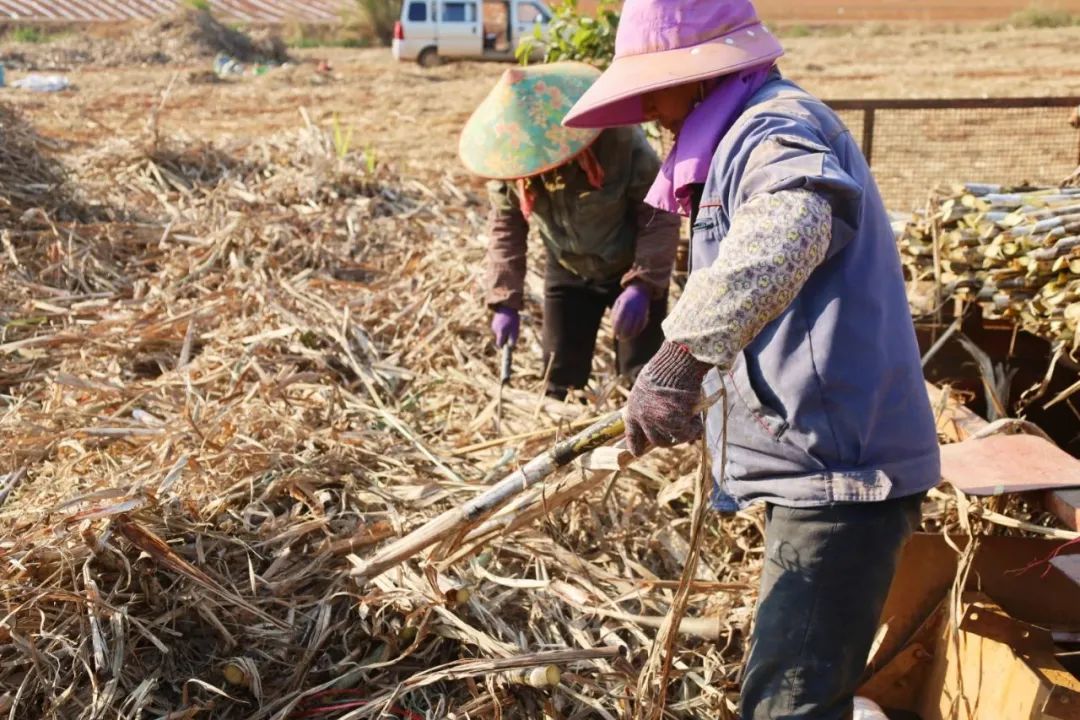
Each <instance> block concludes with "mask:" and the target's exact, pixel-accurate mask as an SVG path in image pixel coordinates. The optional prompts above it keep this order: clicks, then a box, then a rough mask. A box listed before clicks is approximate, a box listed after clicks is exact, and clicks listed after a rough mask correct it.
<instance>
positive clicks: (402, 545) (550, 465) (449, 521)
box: [351, 411, 625, 585]
mask: <svg viewBox="0 0 1080 720" xmlns="http://www.w3.org/2000/svg"><path fill="white" fill-rule="evenodd" d="M624 432H625V425H624V423H623V416H622V412H621V411H617V412H614V413H611V414H610V415H608V416H606V417H604V418H601V419H600V420H598V421H597V422H596V423H594V424H592V425H590V426H589V427H587V428H585V429H584V430H582V431H581V432H580V433H578V434H577V435H574V436H573V437H571V438H569V439H567V440H564V441H562V442H560V443H558V444H556V445H555V446H554V447H552V448H550V449H549V450H547V451H546V452H544V453H543V454H541V455H539V456H537V457H535V458H533V459H532V460H530V461H529V462H528V463H526V464H525V465H524V466H523V467H521V468H520V469H518V470H516V471H514V472H513V473H511V474H510V475H508V476H507V477H506V478H504V479H503V480H502V481H500V482H499V483H497V484H496V485H495V486H493V487H492V488H491V489H490V490H488V491H487V492H485V493H483V494H482V495H480V496H478V497H476V498H473V499H472V500H470V501H469V502H467V503H465V504H464V505H461V506H459V507H456V508H451V509H450V510H447V511H446V512H444V513H443V514H442V515H439V516H438V517H437V518H435V519H434V520H431V521H430V522H427V523H425V524H424V525H421V526H420V527H418V528H417V529H416V530H413V531H412V532H411V533H409V534H408V535H406V536H405V537H403V538H401V539H400V540H396V541H395V542H393V543H391V544H390V545H389V546H387V547H386V548H384V549H382V550H380V551H379V552H377V553H375V555H374V556H373V557H371V558H370V559H369V560H366V561H362V562H360V563H358V564H357V565H356V567H354V568H353V570H352V573H351V574H352V575H353V576H354V577H356V579H357V582H359V583H360V584H361V585H363V584H366V583H367V582H368V581H369V580H371V579H372V578H374V577H376V576H378V575H381V574H382V573H384V572H386V571H387V570H389V569H390V568H392V567H395V566H396V565H399V564H401V563H403V562H405V561H406V560H408V559H409V558H411V557H413V556H415V555H416V554H417V553H419V552H421V551H422V550H424V549H425V548H428V547H431V546H432V545H434V544H436V543H437V542H439V541H441V540H444V539H446V538H447V537H448V536H450V535H451V534H452V533H455V532H457V531H459V530H460V529H461V528H463V527H465V526H467V525H470V524H471V523H473V522H475V521H477V520H479V519H480V518H482V517H483V516H485V515H486V514H488V513H489V512H491V511H493V510H495V509H497V508H498V507H500V506H501V505H502V504H503V503H505V502H506V501H507V500H509V499H510V498H511V497H513V496H515V495H517V494H518V493H521V492H524V491H525V490H527V489H529V488H530V487H532V486H533V485H535V484H537V483H539V482H541V481H543V480H544V479H546V478H548V477H550V476H551V475H552V474H554V473H555V472H556V471H557V470H559V469H560V468H562V467H565V466H566V465H569V464H570V463H571V462H573V461H574V460H576V459H577V458H579V457H581V456H582V455H584V454H585V453H587V452H590V451H592V450H595V449H596V448H598V447H601V446H603V445H606V444H607V443H609V442H612V441H614V440H617V439H618V438H620V437H622V436H623V433H624Z"/></svg>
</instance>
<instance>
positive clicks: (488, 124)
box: [458, 62, 600, 180]
mask: <svg viewBox="0 0 1080 720" xmlns="http://www.w3.org/2000/svg"><path fill="white" fill-rule="evenodd" d="M598 77H600V71H599V70H597V69H596V68H594V67H592V66H591V65H586V64H584V63H578V62H559V63H551V64H548V65H532V66H529V67H519V68H512V69H510V70H507V71H506V72H505V73H503V76H502V77H501V78H500V79H499V82H498V84H496V85H495V87H494V88H493V89H492V90H491V92H490V93H488V96H487V97H486V98H484V101H483V102H482V103H480V106H479V107H478V108H476V111H475V112H474V113H473V114H472V117H470V118H469V121H468V122H467V123H465V129H464V130H463V131H462V132H461V142H460V143H459V145H458V154H459V155H460V156H461V161H462V162H463V163H465V167H466V168H468V169H469V171H471V172H473V173H475V174H477V175H480V176H481V177H485V178H491V179H494V180H513V179H516V178H523V177H529V176H532V175H537V174H539V173H542V172H546V171H548V170H551V169H553V168H556V167H558V166H560V165H562V164H563V163H565V162H567V161H568V160H570V159H572V158H573V157H574V156H576V155H577V154H578V153H580V152H581V151H582V150H584V149H585V148H587V147H589V145H591V144H592V142H593V140H595V139H596V137H597V136H598V135H599V134H600V130H598V129H592V128H589V129H572V128H567V127H563V125H562V119H563V117H565V116H566V113H567V112H568V111H569V110H570V108H572V107H573V106H574V103H576V102H577V101H578V98H580V97H581V96H582V95H583V94H585V91H586V90H588V89H589V87H590V86H591V85H592V84H593V82H594V81H595V80H596V78H598Z"/></svg>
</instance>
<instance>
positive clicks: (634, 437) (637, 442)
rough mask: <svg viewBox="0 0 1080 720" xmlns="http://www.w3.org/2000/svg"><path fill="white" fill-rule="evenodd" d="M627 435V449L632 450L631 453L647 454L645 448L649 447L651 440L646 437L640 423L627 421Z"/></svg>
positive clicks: (639, 455)
mask: <svg viewBox="0 0 1080 720" xmlns="http://www.w3.org/2000/svg"><path fill="white" fill-rule="evenodd" d="M625 437H626V449H627V450H629V451H630V454H631V455H633V456H634V457H641V456H642V455H644V454H645V450H646V449H648V447H649V441H648V440H647V439H646V438H645V433H644V432H643V431H642V429H641V426H640V425H638V424H637V423H634V422H628V423H626V433H625Z"/></svg>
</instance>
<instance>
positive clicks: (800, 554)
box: [564, 0, 941, 720]
mask: <svg viewBox="0 0 1080 720" xmlns="http://www.w3.org/2000/svg"><path fill="white" fill-rule="evenodd" d="M782 52H783V51H782V49H781V46H780V44H779V42H778V41H777V40H776V39H775V38H774V37H773V36H772V35H771V34H770V33H769V31H768V30H767V29H766V28H765V27H764V26H763V25H762V24H761V22H760V21H759V20H758V17H757V14H756V12H755V10H754V7H753V5H752V4H751V3H750V2H749V0H627V1H626V3H625V5H624V8H623V14H622V18H621V20H620V23H619V29H618V34H617V37H616V53H615V59H614V61H613V62H612V64H611V66H610V67H609V69H608V70H607V71H605V72H604V73H603V75H602V76H601V77H600V78H599V80H597V81H596V83H594V84H593V85H592V86H591V87H590V89H589V90H588V91H587V92H586V93H585V94H584V95H583V96H582V98H581V99H580V100H579V101H578V102H577V104H576V105H575V106H574V108H573V109H572V110H571V111H570V113H569V114H568V115H567V116H566V118H565V119H564V124H565V125H567V126H568V127H575V128H589V127H591V128H598V127H611V126H619V125H627V124H635V123H640V122H642V121H645V120H656V121H658V122H660V123H661V124H662V125H663V126H665V127H666V128H668V129H669V130H671V131H673V132H674V133H675V134H676V140H675V144H674V146H673V148H672V150H671V153H670V155H669V157H668V158H667V159H666V161H665V162H664V164H663V166H662V167H661V170H660V173H659V175H658V177H657V178H656V181H655V182H654V184H653V185H652V188H651V189H650V191H649V193H648V195H647V197H646V201H647V202H648V203H650V204H652V205H653V206H655V207H657V208H660V209H665V210H670V211H673V212H679V213H683V214H685V215H689V216H690V217H691V220H692V227H693V230H692V238H691V252H690V255H691V268H690V269H691V275H690V278H689V280H688V282H687V285H686V289H685V291H684V293H683V295H682V297H681V298H680V299H679V302H678V303H677V304H676V306H675V307H674V308H673V309H672V311H671V313H670V315H669V316H668V317H667V319H666V320H665V321H664V323H663V330H664V335H665V341H664V343H663V345H662V346H661V349H660V350H659V352H658V353H657V354H656V356H655V357H654V358H653V359H652V360H651V361H650V362H649V363H648V364H647V365H646V366H645V367H644V368H643V369H642V371H641V373H640V374H639V375H638V378H637V381H636V382H635V384H634V387H633V390H632V392H631V395H630V399H629V401H628V403H627V408H626V411H625V418H626V426H627V429H626V441H627V445H628V447H629V448H630V450H631V451H632V452H633V453H635V454H640V453H642V452H644V451H645V450H646V448H647V447H648V446H650V445H652V446H670V445H674V444H676V443H682V442H687V441H691V440H694V439H696V438H697V437H699V436H700V435H701V434H702V432H703V431H704V434H705V440H706V443H707V444H708V446H709V449H710V451H711V452H712V455H713V458H714V463H713V472H714V479H715V482H716V495H715V502H716V504H717V505H718V506H719V507H721V508H724V509H734V508H736V507H746V506H748V505H750V504H752V503H756V502H763V503H765V505H766V518H767V528H766V538H765V541H766V550H765V558H764V566H763V568H762V578H761V592H760V600H759V605H758V613H757V620H756V623H755V626H754V632H753V636H752V638H751V646H750V652H749V654H748V657H747V662H746V667H745V669H744V674H743V682H742V697H741V702H740V712H741V716H742V718H743V719H744V720H764V719H765V718H770V719H772V718H801V719H803V720H840V719H841V718H849V717H851V714H852V712H853V708H852V705H853V695H854V693H855V690H856V688H857V686H858V684H859V679H860V676H861V675H862V673H863V671H864V669H865V665H866V661H867V656H868V654H869V652H870V648H871V645H872V643H873V639H874V636H875V634H876V632H877V629H878V623H879V620H880V615H881V610H882V607H883V605H884V602H885V597H886V595H887V593H888V590H889V585H890V583H891V582H892V578H893V574H894V572H895V567H896V561H897V557H898V554H899V552H900V550H901V547H902V546H903V544H904V542H905V541H906V540H907V538H908V536H909V535H910V534H911V533H912V532H913V530H914V529H915V528H916V527H917V526H918V524H919V519H920V504H921V500H922V497H923V495H924V494H925V492H926V491H927V489H929V488H931V487H933V486H934V485H936V484H937V483H938V481H939V479H940V476H941V474H940V459H939V455H938V444H937V435H936V432H935V426H934V420H933V416H932V413H931V410H930V405H929V400H928V398H927V394H926V388H925V385H924V381H923V376H922V371H921V368H920V358H919V351H918V347H917V344H916V340H915V332H914V328H913V326H912V322H911V317H910V314H909V310H908V304H907V298H906V294H905V288H904V282H903V276H902V274H901V268H900V262H899V257H898V253H897V251H896V247H895V244H894V240H893V234H892V230H891V227H890V224H889V218H888V215H887V213H886V211H885V207H884V204H883V202H882V200H881V197H880V194H879V192H878V189H877V186H876V184H875V182H874V179H873V177H872V176H871V174H870V170H869V168H868V166H867V164H866V162H865V160H864V158H863V156H862V153H861V152H860V150H859V147H858V145H857V144H856V143H855V141H854V140H853V139H852V137H851V135H850V133H849V132H848V130H847V128H845V127H844V125H843V124H842V123H841V122H840V120H839V119H838V118H837V117H836V115H835V114H834V113H833V112H831V111H830V110H829V108H828V107H826V106H825V105H824V104H823V103H822V102H821V101H819V100H817V99H816V98H814V97H813V96H811V95H810V94H808V93H807V92H806V91H805V90H803V89H802V88H800V87H799V86H798V85H796V84H795V83H792V82H789V81H788V80H785V79H784V78H783V77H782V75H781V74H780V72H779V70H778V69H777V68H776V66H775V63H776V61H777V59H778V58H779V57H780V56H781V54H782ZM720 389H723V390H724V391H725V393H726V402H725V403H719V404H716V405H713V407H712V408H711V409H710V411H709V412H708V415H707V418H706V421H705V423H704V424H703V423H702V422H701V419H700V418H699V417H698V415H697V414H696V413H695V411H694V408H695V405H696V404H697V403H698V402H699V401H700V399H701V397H702V395H703V393H704V395H705V396H707V397H708V396H712V395H714V394H716V393H717V391H718V390H720ZM725 407H726V409H727V414H726V417H725V413H724V411H723V408H725ZM725 440H726V452H725V448H722V447H721V445H722V444H723V443H724V442H725Z"/></svg>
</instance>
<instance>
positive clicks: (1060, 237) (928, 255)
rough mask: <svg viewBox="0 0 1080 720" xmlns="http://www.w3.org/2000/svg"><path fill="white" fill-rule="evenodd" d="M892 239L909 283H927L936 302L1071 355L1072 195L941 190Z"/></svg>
mask: <svg viewBox="0 0 1080 720" xmlns="http://www.w3.org/2000/svg"><path fill="white" fill-rule="evenodd" d="M897 233H898V238H897V240H898V243H899V247H900V254H901V257H902V258H903V262H904V265H905V267H906V269H907V271H908V275H909V278H910V279H911V280H913V281H916V282H920V281H932V282H933V283H934V284H935V285H936V286H937V291H938V295H937V298H938V301H939V302H941V301H944V300H945V299H947V298H949V297H960V298H963V299H969V300H972V301H974V302H977V303H979V305H980V306H981V307H982V309H983V313H984V315H985V316H986V317H988V318H1007V319H1012V320H1015V321H1016V322H1018V323H1019V324H1020V325H1021V327H1022V328H1023V329H1025V330H1027V331H1029V332H1031V333H1034V334H1036V335H1039V336H1041V337H1044V338H1046V339H1047V340H1050V341H1051V342H1053V343H1055V344H1056V345H1065V346H1067V347H1070V348H1075V347H1076V345H1077V338H1078V333H1077V325H1078V324H1080V188H1066V187H1062V188H1041V189H1023V190H1010V189H1007V188H1003V187H1001V186H997V185H982V184H974V183H969V184H966V185H962V186H950V187H943V188H940V189H939V190H938V191H937V192H936V193H935V194H934V196H933V198H932V199H931V201H930V204H929V208H928V211H927V212H926V213H924V214H920V215H916V216H915V217H914V218H912V220H911V221H910V222H907V223H904V224H903V225H902V227H897Z"/></svg>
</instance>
